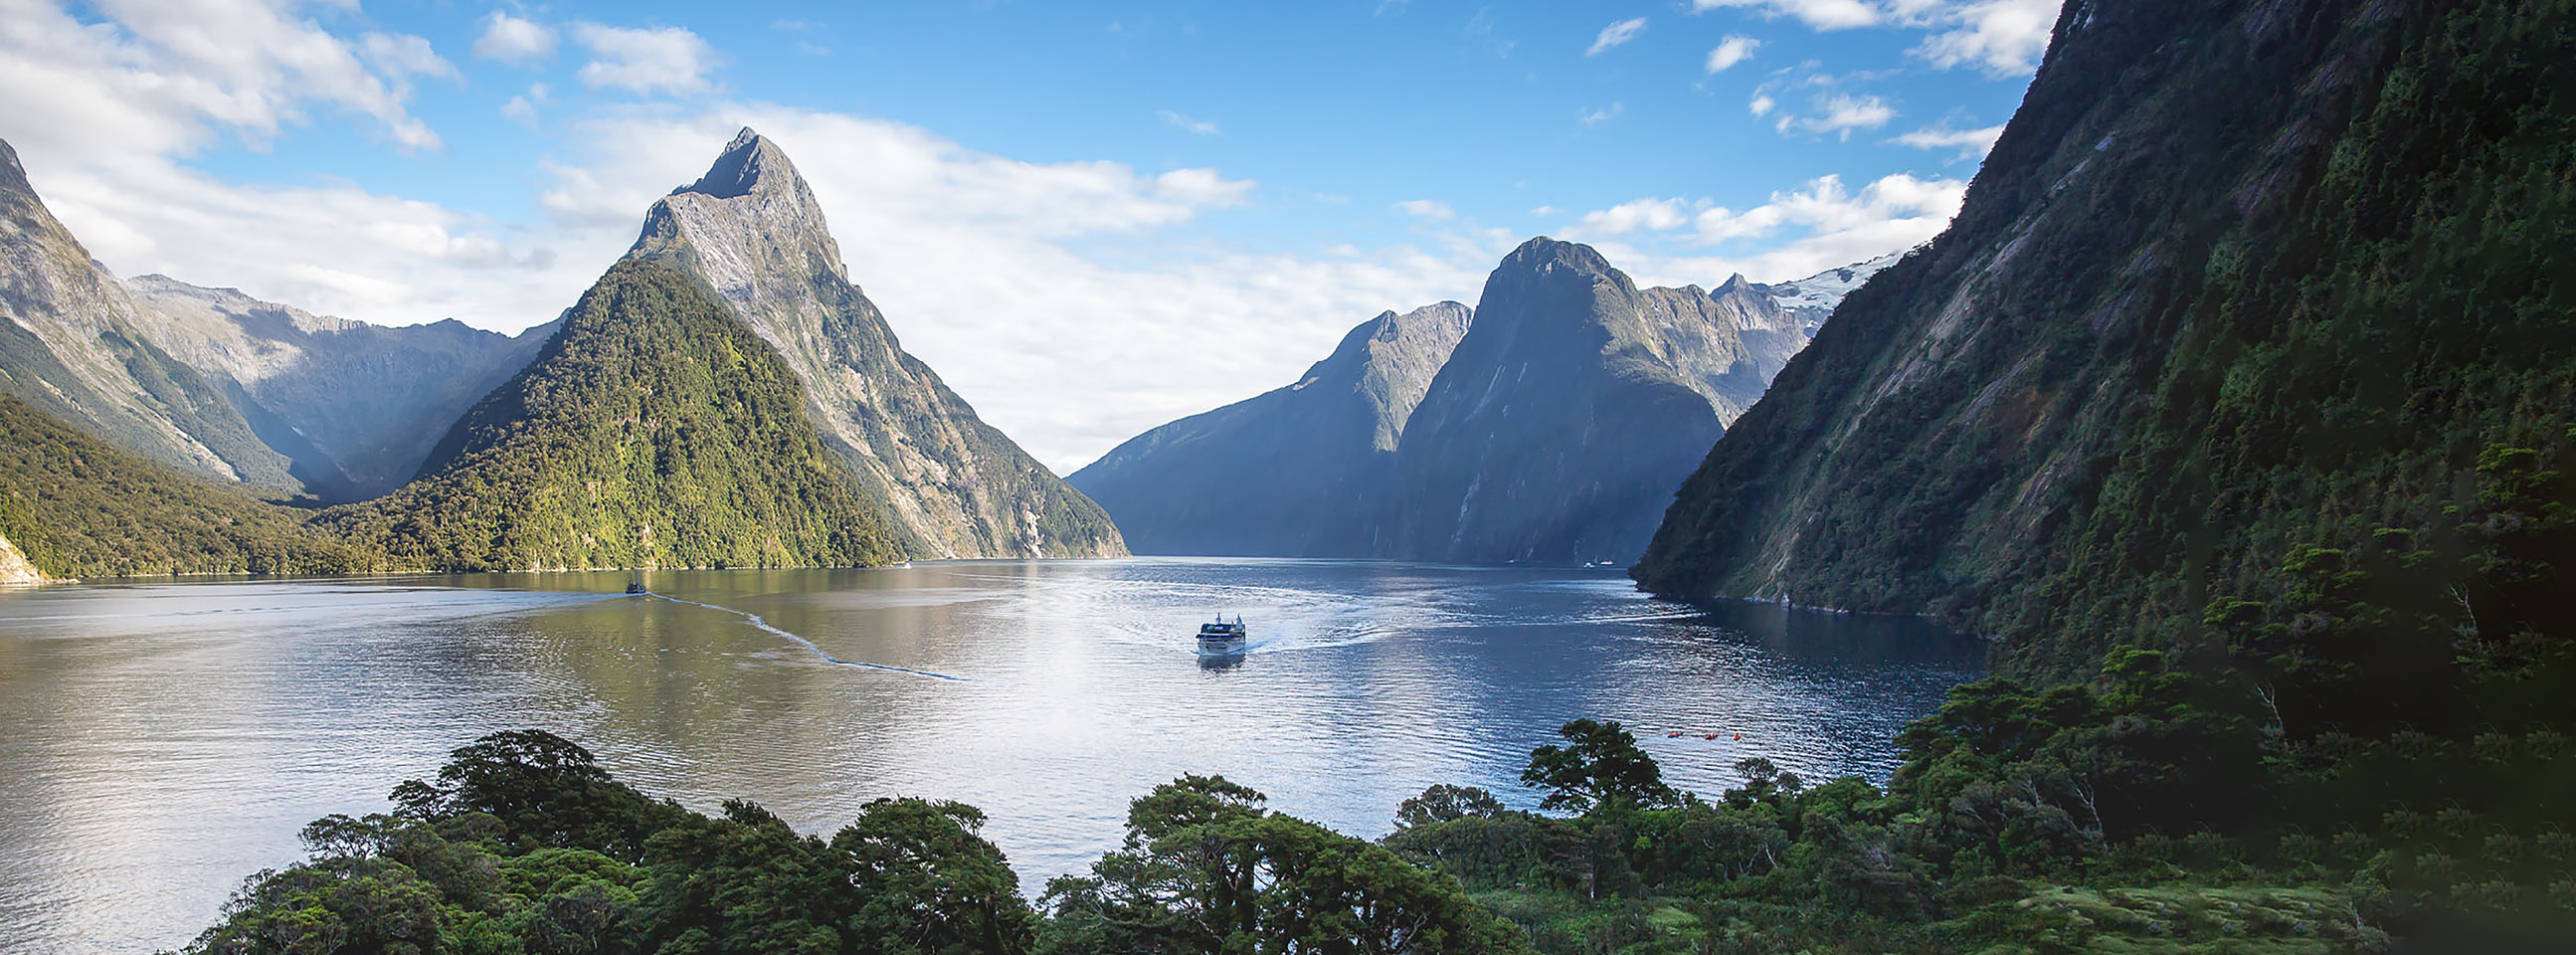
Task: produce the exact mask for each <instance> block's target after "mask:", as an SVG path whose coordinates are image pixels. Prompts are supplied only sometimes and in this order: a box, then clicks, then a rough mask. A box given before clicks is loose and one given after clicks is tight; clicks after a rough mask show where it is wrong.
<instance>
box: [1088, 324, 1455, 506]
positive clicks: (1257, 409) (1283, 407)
mask: <svg viewBox="0 0 2576 955" xmlns="http://www.w3.org/2000/svg"><path fill="white" fill-rule="evenodd" d="M1473 319H1474V312H1473V311H1471V310H1470V309H1468V308H1467V306H1465V305H1461V304H1459V303H1457V302H1441V303H1439V304H1436V305H1426V306H1423V307H1422V308H1418V309H1414V310H1413V311H1411V312H1407V313H1405V314H1403V315H1397V314H1396V313H1394V312H1391V311H1390V312H1385V313H1382V314H1380V315H1378V316H1377V317H1376V318H1373V319H1370V320H1368V321H1366V322H1362V323H1360V324H1359V325H1358V326H1357V327H1355V328H1352V329H1351V330H1350V333H1349V334H1347V335H1344V336H1342V341H1341V344H1340V345H1339V346H1337V347H1335V348H1334V349H1333V353H1332V355H1331V356H1329V357H1327V358H1325V359H1324V360H1322V361H1319V362H1316V363H1315V364H1314V365H1313V366H1312V367H1309V368H1307V369H1306V374H1305V375H1304V376H1303V377H1300V378H1299V379H1298V380H1297V381H1296V382H1295V383H1294V384H1290V385H1287V386H1284V387H1281V388H1278V389H1276V390H1273V391H1270V392H1266V393H1264V394H1261V395H1258V396H1255V397H1251V398H1246V399H1244V400H1242V401H1238V402H1235V403H1234V404H1230V405H1227V406H1225V407H1223V408H1218V409H1216V410H1214V411H1210V412H1207V413H1205V414H1198V415H1192V416H1190V417H1187V418H1183V419H1181V420H1179V421H1174V422H1172V423H1170V424H1167V425H1163V426H1162V427H1159V428H1155V429H1153V430H1151V431H1147V432H1145V433H1144V434H1140V435H1137V436H1136V437H1133V438H1130V439H1128V440H1127V441H1126V442H1125V443H1123V444H1120V445H1119V446H1118V447H1117V448H1116V449H1114V450H1112V451H1110V452H1109V453H1108V454H1106V455H1103V456H1101V458H1100V460H1098V461H1094V462H1092V463H1091V464H1090V465H1089V466H1086V467H1084V468H1083V469H1082V470H1079V471H1076V472H1074V473H1073V474H1072V475H1070V476H1068V477H1066V478H1065V480H1066V481H1067V482H1068V483H1070V484H1072V485H1073V486H1074V487H1075V488H1078V489H1080V490H1081V491H1082V492H1083V493H1085V494H1088V495H1090V496H1091V498H1092V500H1095V501H1098V502H1100V506H1101V507H1103V508H1106V509H1107V510H1108V511H1109V513H1110V514H1111V515H1112V516H1114V517H1116V518H1117V520H1118V529H1119V531H1120V532H1121V533H1122V534H1124V535H1125V536H1126V539H1127V545H1128V546H1129V547H1132V548H1134V549H1135V550H1136V551H1137V552H1138V553H1143V554H1201V555H1233V556H1259V557H1327V556H1345V557H1350V556H1368V555H1371V554H1374V553H1377V552H1378V551H1379V549H1380V540H1379V536H1380V535H1381V534H1382V533H1383V529H1384V525H1385V521H1386V519H1387V514H1386V510H1387V509H1388V508H1390V507H1391V506H1392V505H1393V503H1394V501H1393V491H1394V489H1395V474H1396V465H1395V458H1396V449H1397V447H1398V446H1399V442H1400V441H1401V439H1402V438H1403V436H1404V429H1405V423H1406V422H1407V421H1408V420H1410V419H1411V417H1412V414H1413V408H1414V406H1415V405H1417V404H1419V403H1421V401H1422V396H1423V393H1424V392H1426V391H1428V390H1429V389H1430V387H1431V379H1432V376H1433V375H1435V374H1437V373H1438V372H1439V370H1440V366H1441V365H1442V364H1443V363H1445V362H1447V361H1448V359H1449V352H1450V350H1451V349H1452V348H1455V347H1457V344H1458V339H1459V338H1460V337H1461V336H1463V335H1465V334H1466V333H1467V328H1468V326H1469V324H1470V323H1471V322H1472V321H1473Z"/></svg>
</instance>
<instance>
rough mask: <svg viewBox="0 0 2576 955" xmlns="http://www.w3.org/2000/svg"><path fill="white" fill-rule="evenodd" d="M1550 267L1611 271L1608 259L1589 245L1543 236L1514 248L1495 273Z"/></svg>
mask: <svg viewBox="0 0 2576 955" xmlns="http://www.w3.org/2000/svg"><path fill="white" fill-rule="evenodd" d="M1550 265H1566V266H1570V267H1572V268H1574V269H1575V270H1576V271H1579V272H1589V273H1593V274H1602V273H1607V272H1609V271H1611V268H1610V260H1609V259H1605V258H1602V257H1601V253H1599V252H1597V251H1594V250H1593V248H1592V247H1591V246H1588V245H1584V244H1583V243H1580V242H1567V241H1564V240H1561V239H1551V238H1548V237H1547V236H1543V235H1542V236H1537V237H1534V238H1532V239H1530V240H1529V241H1527V242H1523V243H1521V245H1520V248H1517V249H1513V250H1512V254H1510V255H1507V256H1504V257H1503V263H1502V265H1501V266H1500V267H1499V268H1496V269H1495V271H1496V272H1504V271H1522V270H1534V269H1541V268H1545V267H1547V266H1550Z"/></svg>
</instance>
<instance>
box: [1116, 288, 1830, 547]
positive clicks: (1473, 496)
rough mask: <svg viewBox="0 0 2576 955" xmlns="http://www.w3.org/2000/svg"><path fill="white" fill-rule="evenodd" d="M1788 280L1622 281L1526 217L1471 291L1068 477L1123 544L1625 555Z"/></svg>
mask: <svg viewBox="0 0 2576 955" xmlns="http://www.w3.org/2000/svg"><path fill="white" fill-rule="evenodd" d="M1855 268H1860V267H1855ZM1794 294H1796V293H1795V292H1794V291H1793V292H1790V293H1783V292H1780V291H1776V290H1775V289H1774V288H1773V287H1770V286H1762V285H1757V284H1754V283H1752V282H1748V281H1745V279H1744V277H1743V276H1740V275H1739V276H1735V277H1733V278H1731V279H1729V280H1727V281H1726V282H1725V283H1724V284H1722V285H1720V286H1718V288H1717V289H1716V290H1715V291H1713V292H1712V291H1707V290H1703V289H1701V288H1699V287H1698V286H1687V287H1684V288H1678V289H1673V288H1647V289H1640V288H1637V287H1636V285H1635V283H1633V282H1631V281H1630V280H1629V279H1628V277H1627V276H1626V275H1623V274H1620V273H1619V271H1618V270H1616V269H1613V268H1611V267H1610V266H1609V263H1607V262H1606V261H1604V260H1603V259H1602V258H1601V256H1600V255H1599V254H1598V253H1595V252H1594V251H1593V250H1592V249H1590V248H1588V247H1585V246H1580V245H1574V244H1571V243H1564V242H1557V241H1554V240H1550V239H1533V240H1531V241H1530V242H1529V243H1527V244H1525V245H1523V246H1522V247H1521V248H1520V249H1519V250H1518V251H1515V252H1513V253H1512V254H1511V256H1510V257H1508V258H1506V259H1504V260H1503V262H1502V264H1501V266H1500V267H1499V268H1497V269H1496V270H1495V271H1494V273H1493V275H1492V276H1491V277H1490V278H1489V279H1488V280H1487V282H1486V285H1485V297H1484V301H1483V303H1482V304H1480V305H1478V306H1477V307H1476V308H1475V309H1474V310H1470V309H1468V308H1467V307H1465V306H1463V305H1459V304H1457V303H1455V302H1443V303H1441V304H1439V305H1433V306H1427V307H1425V308H1422V309H1418V310H1416V311H1414V312H1412V313H1410V314H1406V315H1402V316H1398V315H1396V314H1395V313H1393V312H1388V313H1386V314H1383V315H1380V316H1378V317H1377V318H1375V319H1372V320H1370V321H1368V322H1365V323H1362V324H1361V325H1360V326H1359V327H1357V328H1354V329H1352V330H1351V332H1350V334H1348V335H1345V336H1343V338H1342V343H1341V345H1340V346H1339V347H1337V348H1335V349H1334V350H1333V353H1332V355H1331V356H1330V357H1327V358H1326V359H1324V360H1323V361H1321V362H1317V363H1316V364H1315V365H1314V366H1313V367H1312V368H1309V369H1307V371H1306V374H1305V376H1304V377H1302V378H1300V379H1299V380H1298V381H1297V382H1295V383H1294V384H1291V385H1288V386H1287V387H1284V388H1280V389H1278V390H1275V391H1272V392H1269V393H1267V394H1263V395H1259V396H1257V397H1253V398H1249V399H1246V400H1244V401H1240V402H1236V403H1235V404H1231V405H1227V406H1225V407H1223V408H1219V409H1217V410H1215V411H1211V412H1208V413H1206V414H1201V415H1195V416H1192V417H1188V418H1183V419H1181V420H1179V421H1175V422H1172V423H1170V424H1167V425H1164V426H1162V427H1159V428H1155V429H1153V430H1151V431H1148V432H1145V433H1144V434H1141V435H1138V436H1136V437H1135V438H1132V439H1129V440H1128V441H1127V442H1126V443H1124V444H1121V445H1119V446H1118V447H1117V448H1116V449H1115V450H1112V451H1111V452H1109V453H1108V454H1107V455H1104V456H1102V457H1101V459H1100V460H1098V461H1095V462H1093V463H1092V464H1090V465H1089V466H1087V467H1085V468H1083V469H1082V470H1080V471H1077V472H1075V473H1074V474H1073V476H1072V477H1071V478H1070V479H1069V480H1070V481H1071V482H1072V483H1073V485H1074V486H1075V487H1078V488H1080V489H1082V491H1083V492H1084V493H1086V494H1089V495H1091V496H1092V498H1093V499H1094V500H1097V501H1099V502H1100V503H1101V505H1102V506H1103V507H1105V508H1107V509H1108V510H1109V513H1110V514H1111V515H1112V516H1114V517H1116V518H1117V520H1118V526H1119V528H1120V529H1121V530H1122V531H1124V532H1125V533H1126V534H1127V539H1128V541H1129V543H1130V544H1131V545H1132V546H1134V547H1136V548H1137V550H1138V551H1139V552H1141V553H1149V554H1228V555H1254V556H1306V557H1396V558H1408V559H1421V560H1453V561H1467V562H1482V563H1502V562H1509V561H1535V562H1542V563H1558V564H1570V563H1580V562H1584V561H1589V560H1595V559H1604V558H1606V559H1614V560H1625V559H1628V558H1631V557H1633V556H1635V555H1636V553H1637V552H1638V551H1639V550H1641V549H1643V548H1644V546H1645V541H1646V537H1647V535H1648V534H1650V533H1652V531H1653V529H1654V526H1655V520H1656V518H1657V517H1658V516H1659V515H1660V514H1661V513H1662V510H1663V508H1664V506H1665V505H1666V504H1667V503H1668V502H1669V500H1670V497H1671V493H1672V490H1673V488H1675V487H1677V486H1679V484H1680V482H1681V479H1682V477H1683V475H1685V474H1688V473H1689V471H1690V466H1691V464H1692V463H1693V462H1695V461H1697V460H1698V459H1699V457H1700V456H1701V455H1702V454H1703V453H1704V452H1705V451H1706V449H1707V446H1708V444H1709V443H1710V442H1712V441H1714V440H1716V438H1717V435H1718V434H1719V433H1721V432H1722V431H1723V430H1724V428H1725V425H1726V423H1727V422H1729V421H1732V420H1734V418H1735V416H1736V415H1738V414H1741V413H1743V411H1744V409H1745V408H1746V407H1749V406H1750V405H1752V404H1753V402H1754V401H1755V400H1756V399H1758V398H1760V397H1761V395H1762V391H1763V389H1764V388H1765V387H1767V386H1768V384H1769V382H1770V380H1771V376H1772V375H1773V374H1776V373H1777V372H1778V371H1779V370H1780V368H1781V366H1782V365H1784V364H1786V363H1787V362H1788V360H1789V358H1790V356H1792V355H1795V354H1797V352H1798V350H1799V349H1800V348H1802V347H1804V346H1805V345H1806V343H1807V337H1806V334H1805V332H1804V330H1803V329H1802V328H1801V322H1800V319H1799V318H1798V317H1797V316H1796V315H1795V314H1793V313H1792V312H1790V311H1788V310H1787V309H1784V308H1783V307H1782V306H1781V304H1780V303H1781V301H1782V300H1783V298H1784V295H1794ZM1815 294H1817V295H1827V294H1831V289H1826V290H1823V291H1819V292H1817V293H1815Z"/></svg>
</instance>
